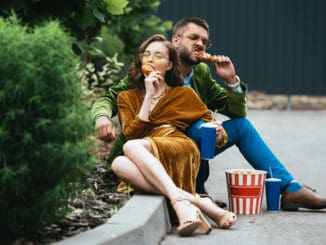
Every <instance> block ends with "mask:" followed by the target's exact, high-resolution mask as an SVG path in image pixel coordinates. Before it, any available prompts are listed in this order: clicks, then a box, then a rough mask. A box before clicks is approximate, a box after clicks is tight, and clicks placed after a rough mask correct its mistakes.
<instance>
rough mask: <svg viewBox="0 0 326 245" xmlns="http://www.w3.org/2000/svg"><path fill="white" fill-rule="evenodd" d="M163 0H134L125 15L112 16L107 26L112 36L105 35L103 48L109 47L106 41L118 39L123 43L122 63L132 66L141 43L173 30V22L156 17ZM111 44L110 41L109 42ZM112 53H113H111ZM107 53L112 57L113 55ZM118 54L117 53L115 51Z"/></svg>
mask: <svg viewBox="0 0 326 245" xmlns="http://www.w3.org/2000/svg"><path fill="white" fill-rule="evenodd" d="M160 2H161V0H134V1H130V3H129V5H128V6H127V7H126V8H125V14H124V15H122V16H121V15H119V16H111V18H110V19H109V21H108V24H107V26H106V27H107V29H108V30H107V31H106V32H107V33H110V36H105V35H102V34H103V32H104V31H103V29H102V31H101V36H102V37H103V39H104V40H103V42H102V44H101V45H102V47H101V49H103V46H107V45H106V40H108V39H111V40H112V39H116V40H119V41H116V42H117V43H119V42H120V43H123V44H124V45H123V47H122V48H123V49H122V50H119V51H118V52H119V53H120V52H121V55H120V57H121V61H122V62H123V63H125V64H130V63H131V61H132V58H133V56H134V54H135V53H136V50H137V48H138V47H139V45H140V43H141V42H142V41H143V40H145V39H146V38H148V37H149V36H151V35H153V34H158V33H160V34H163V35H166V34H167V32H168V31H169V30H171V29H172V22H171V21H163V20H161V19H160V18H159V17H157V16H155V12H157V9H158V7H159V5H160ZM108 42H110V41H108ZM111 52H112V51H111ZM111 52H109V53H107V55H108V56H112V55H113V53H111ZM115 52H117V51H115Z"/></svg>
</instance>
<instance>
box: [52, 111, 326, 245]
mask: <svg viewBox="0 0 326 245" xmlns="http://www.w3.org/2000/svg"><path fill="white" fill-rule="evenodd" d="M217 118H219V119H222V120H225V119H226V118H224V117H221V116H220V115H218V116H217ZM248 118H249V119H250V120H251V122H252V123H253V124H254V125H255V127H256V128H257V129H258V131H259V132H260V134H261V136H262V137H263V138H264V140H265V142H266V143H267V144H268V145H269V146H270V148H271V149H272V150H273V152H274V153H275V155H276V156H277V157H278V158H279V159H280V160H281V161H282V162H283V163H284V165H285V166H286V167H287V168H288V170H289V171H290V173H292V175H293V176H294V177H295V178H296V179H297V180H298V181H299V182H301V183H304V184H307V185H309V186H311V187H314V188H316V189H317V191H318V192H319V193H320V194H321V195H323V196H325V195H326V181H325V179H326V166H325V164H326V151H325V145H326V111H250V112H249V114H248ZM230 168H246V169H248V168H251V167H250V165H249V164H248V163H247V161H246V160H245V159H244V158H243V157H242V155H241V154H240V153H239V151H238V149H237V148H236V147H232V148H230V149H229V150H227V151H225V152H223V153H222V154H220V155H219V156H218V157H216V158H215V159H214V160H212V161H210V177H209V179H208V181H207V185H206V187H207V191H208V192H209V193H210V195H211V196H213V197H214V198H217V199H219V200H223V201H225V202H227V189H226V182H225V170H226V169H230ZM325 214H326V210H323V211H308V210H302V211H300V212H286V211H280V212H267V211H266V201H265V197H264V199H263V206H262V211H261V213H260V214H259V215H251V216H250V215H248V216H246V215H238V220H237V223H236V224H235V225H234V226H233V227H232V228H231V229H229V230H222V229H213V230H212V232H211V233H210V234H209V235H202V234H200V233H199V232H198V233H196V234H194V236H191V237H179V236H178V235H177V234H176V233H175V232H173V229H172V230H170V232H168V231H169V229H170V227H171V223H170V220H169V217H168V215H167V209H166V203H165V199H164V198H162V197H160V196H151V195H135V196H134V197H132V198H131V199H130V200H129V201H128V202H127V204H126V205H125V206H124V207H122V208H121V209H120V210H119V211H118V212H117V213H116V214H115V215H114V216H113V217H112V218H111V219H110V220H108V222H107V223H106V224H104V225H101V226H99V227H97V228H95V229H92V230H90V231H87V232H84V233H82V234H80V235H77V236H74V237H72V238H68V239H66V240H63V241H61V242H59V243H56V244H60V245H68V244H144V245H147V244H148V245H152V244H162V245H172V244H173V245H174V244H189V245H192V244H200V245H202V244H205V245H206V244H207V245H210V244H237V245H238V244H250V245H252V244H253V245H256V244H257V245H264V244H266V245H268V244H279V245H282V244H286V245H288V244H299V245H300V244H309V245H319V244H325V241H326V231H325V226H326V219H325V218H326V216H325Z"/></svg>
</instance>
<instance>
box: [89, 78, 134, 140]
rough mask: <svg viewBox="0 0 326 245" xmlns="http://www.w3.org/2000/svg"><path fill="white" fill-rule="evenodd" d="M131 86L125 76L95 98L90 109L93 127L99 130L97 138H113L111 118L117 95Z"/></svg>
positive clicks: (114, 111)
mask: <svg viewBox="0 0 326 245" xmlns="http://www.w3.org/2000/svg"><path fill="white" fill-rule="evenodd" d="M130 87H131V84H130V83H129V80H128V77H127V76H126V77H125V78H124V79H123V80H122V81H121V82H120V83H118V84H115V85H113V86H111V87H110V88H109V90H108V92H107V93H106V94H104V95H103V96H101V97H100V98H99V99H97V100H96V101H95V102H94V104H93V106H92V109H91V117H92V119H93V121H94V122H95V128H96V129H97V131H98V132H99V138H100V139H102V140H105V141H111V140H114V139H115V131H114V127H113V124H112V122H111V118H112V117H113V116H114V115H116V113H117V97H118V94H119V93H120V92H121V91H124V90H128V89H129V88H130Z"/></svg>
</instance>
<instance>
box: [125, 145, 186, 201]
mask: <svg viewBox="0 0 326 245" xmlns="http://www.w3.org/2000/svg"><path fill="white" fill-rule="evenodd" d="M123 151H124V154H125V156H126V157H127V158H129V159H130V160H131V161H132V162H133V163H134V164H135V165H136V166H137V168H138V169H139V170H140V171H141V173H142V175H143V176H144V178H145V179H146V180H147V181H148V183H150V184H151V185H152V186H153V187H154V188H156V189H157V190H159V192H160V193H161V194H163V195H164V196H166V197H168V198H170V199H178V195H179V194H180V190H179V188H178V187H177V186H176V185H175V184H174V182H173V181H172V179H171V178H170V176H169V175H168V174H167V172H166V170H165V168H164V167H163V165H162V164H161V163H160V161H159V160H158V159H157V158H156V157H154V155H153V154H152V151H151V144H150V142H149V141H148V140H144V139H141V140H130V141H127V142H126V143H125V145H124V146H123Z"/></svg>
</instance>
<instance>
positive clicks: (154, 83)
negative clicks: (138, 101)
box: [145, 71, 163, 98]
mask: <svg viewBox="0 0 326 245" xmlns="http://www.w3.org/2000/svg"><path fill="white" fill-rule="evenodd" d="M161 80H163V78H162V76H161V75H160V72H159V71H153V72H151V73H150V74H149V75H148V76H147V77H146V78H145V89H146V96H149V97H151V98H152V97H153V96H154V94H155V93H156V92H157V90H158V85H159V83H160V81H161Z"/></svg>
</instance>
